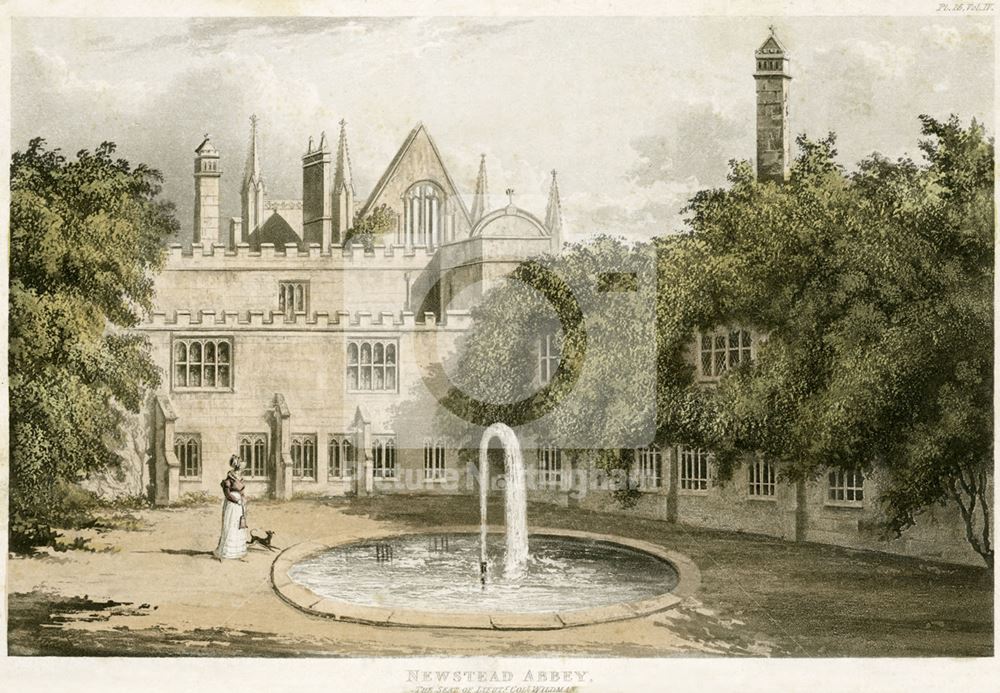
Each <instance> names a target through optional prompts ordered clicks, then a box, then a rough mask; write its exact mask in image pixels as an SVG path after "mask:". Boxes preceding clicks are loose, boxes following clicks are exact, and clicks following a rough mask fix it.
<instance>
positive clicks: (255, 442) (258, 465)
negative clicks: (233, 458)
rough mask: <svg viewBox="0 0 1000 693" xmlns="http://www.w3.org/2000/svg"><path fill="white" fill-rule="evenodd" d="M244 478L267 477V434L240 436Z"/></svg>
mask: <svg viewBox="0 0 1000 693" xmlns="http://www.w3.org/2000/svg"><path fill="white" fill-rule="evenodd" d="M240 457H241V458H243V476H245V477H247V478H250V479H260V478H265V477H266V476H267V434H265V433H244V434H243V435H241V436H240Z"/></svg>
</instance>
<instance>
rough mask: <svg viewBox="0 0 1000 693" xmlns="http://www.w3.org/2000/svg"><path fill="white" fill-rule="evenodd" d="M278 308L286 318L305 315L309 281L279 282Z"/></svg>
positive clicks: (307, 304)
mask: <svg viewBox="0 0 1000 693" xmlns="http://www.w3.org/2000/svg"><path fill="white" fill-rule="evenodd" d="M278 310H280V311H281V312H282V313H284V314H285V319H286V320H293V319H295V316H296V315H305V314H306V313H307V312H308V310H309V282H291V281H289V282H279V283H278Z"/></svg>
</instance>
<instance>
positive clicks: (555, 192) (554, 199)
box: [545, 169, 562, 252]
mask: <svg viewBox="0 0 1000 693" xmlns="http://www.w3.org/2000/svg"><path fill="white" fill-rule="evenodd" d="M545 228H547V229H548V230H549V233H550V234H552V246H553V249H554V250H555V251H557V252H558V251H559V250H560V249H561V248H562V203H561V202H560V201H559V183H558V182H557V181H556V172H555V169H553V170H552V184H551V185H549V203H548V205H546V207H545Z"/></svg>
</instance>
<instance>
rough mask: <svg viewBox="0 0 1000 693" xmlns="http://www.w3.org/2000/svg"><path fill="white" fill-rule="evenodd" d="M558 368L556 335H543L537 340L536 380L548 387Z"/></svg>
mask: <svg viewBox="0 0 1000 693" xmlns="http://www.w3.org/2000/svg"><path fill="white" fill-rule="evenodd" d="M557 368H559V342H558V338H557V337H556V335H551V334H548V335H545V336H544V337H541V338H539V340H538V380H539V382H540V383H541V384H542V385H548V383H549V381H551V380H552V376H553V375H555V372H556V369H557Z"/></svg>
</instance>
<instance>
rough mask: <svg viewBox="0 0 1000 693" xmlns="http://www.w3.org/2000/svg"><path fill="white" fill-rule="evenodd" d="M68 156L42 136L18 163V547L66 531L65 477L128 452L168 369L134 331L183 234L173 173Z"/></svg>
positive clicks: (14, 219)
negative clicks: (169, 181)
mask: <svg viewBox="0 0 1000 693" xmlns="http://www.w3.org/2000/svg"><path fill="white" fill-rule="evenodd" d="M114 151H115V145H114V144H113V143H110V142H105V143H103V144H101V146H99V147H98V148H97V149H96V150H95V151H93V152H90V151H86V150H84V151H80V152H79V153H78V154H77V157H76V159H75V160H72V161H71V160H67V159H66V157H64V156H63V155H62V154H61V153H60V152H59V150H58V149H48V148H46V146H45V142H44V140H42V139H41V138H36V139H33V140H32V141H31V142H30V144H29V146H28V148H27V150H26V151H24V152H17V153H15V154H14V156H13V160H12V163H11V205H10V221H11V224H10V229H11V237H10V251H11V253H10V305H9V310H10V322H9V324H10V344H9V346H10V353H9V373H10V412H11V421H10V423H11V428H10V452H11V467H10V515H11V547H12V548H13V549H15V550H25V549H27V548H29V547H30V546H31V545H37V544H39V543H45V542H46V541H48V540H51V539H52V538H53V535H52V533H51V531H50V530H49V529H48V528H49V527H50V526H51V525H52V523H54V522H57V521H58V519H59V508H60V505H61V503H60V501H61V498H62V496H63V493H64V489H65V484H67V483H69V484H72V483H74V482H76V481H79V480H81V479H82V478H84V477H86V476H87V475H88V474H90V473H92V472H95V471H98V470H103V469H107V468H108V467H109V466H113V465H115V464H117V463H118V462H119V460H118V457H117V450H118V449H119V448H120V447H121V445H122V443H123V432H122V426H123V422H124V419H125V417H126V416H127V415H128V414H129V413H136V412H138V411H139V408H140V406H141V404H142V402H143V398H144V394H145V392H146V391H147V389H148V388H150V387H153V386H155V385H156V383H157V382H158V379H159V374H158V372H157V369H156V367H155V366H154V364H153V362H152V360H151V358H150V355H149V352H148V346H147V344H146V342H145V339H144V338H143V337H140V336H138V335H135V334H133V333H130V332H128V331H127V328H129V327H132V326H134V325H136V324H137V323H138V321H139V319H140V316H141V314H142V312H143V311H148V310H149V309H150V308H151V302H152V296H153V277H152V274H153V272H154V271H155V270H157V269H158V268H159V267H160V266H161V265H162V262H163V257H164V255H163V242H164V240H165V239H166V238H167V237H168V236H169V235H171V234H172V233H174V232H175V231H176V230H177V227H178V225H177V222H176V221H175V219H174V217H173V211H172V207H171V206H170V205H169V204H167V203H164V202H161V201H158V200H157V199H156V196H157V194H158V193H159V192H160V185H159V182H160V180H161V178H160V174H159V173H158V172H156V171H154V170H152V169H149V168H147V167H146V166H143V165H139V166H136V167H132V166H131V165H130V164H129V163H128V162H127V161H125V160H123V159H114V158H112V155H113V153H114Z"/></svg>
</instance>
